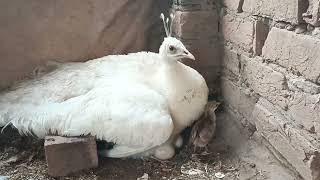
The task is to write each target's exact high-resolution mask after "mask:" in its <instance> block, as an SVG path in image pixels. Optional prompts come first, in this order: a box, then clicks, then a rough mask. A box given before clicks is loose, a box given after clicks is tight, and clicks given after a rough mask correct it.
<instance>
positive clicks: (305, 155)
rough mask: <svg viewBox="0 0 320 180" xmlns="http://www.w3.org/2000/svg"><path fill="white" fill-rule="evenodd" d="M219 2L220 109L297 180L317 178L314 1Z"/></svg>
mask: <svg viewBox="0 0 320 180" xmlns="http://www.w3.org/2000/svg"><path fill="white" fill-rule="evenodd" d="M220 3H221V4H220V5H221V6H220V11H219V15H220V17H219V22H220V28H219V33H220V35H221V39H220V40H221V41H220V42H221V44H222V46H223V49H224V50H223V52H224V54H223V55H222V76H221V93H222V96H223V98H224V101H225V105H226V108H227V109H229V110H230V111H235V112H237V113H238V115H239V116H241V117H243V118H245V122H244V125H247V124H250V125H252V126H255V127H256V129H257V131H256V133H257V134H258V135H260V136H261V137H263V138H264V139H265V142H266V144H268V147H269V148H270V149H271V150H272V151H273V152H274V153H275V154H276V155H277V157H279V159H280V160H282V161H283V162H285V164H287V165H289V166H290V168H291V169H293V170H295V171H297V172H298V173H299V174H300V175H301V176H302V177H303V178H304V179H312V178H313V179H320V175H319V173H320V166H319V164H320V156H319V148H320V38H319V31H320V27H317V26H319V25H320V24H319V15H320V13H319V4H320V1H319V0H313V1H312V0H310V2H308V1H307V0H222V1H221V2H220ZM316 166H317V167H316Z"/></svg>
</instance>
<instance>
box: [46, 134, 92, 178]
mask: <svg viewBox="0 0 320 180" xmlns="http://www.w3.org/2000/svg"><path fill="white" fill-rule="evenodd" d="M44 147H45V154H46V160H47V163H48V174H49V175H50V176H53V177H59V176H66V175H69V174H70V173H73V172H76V171H79V170H84V169H89V168H95V167H97V166H98V155H97V148H96V141H95V138H94V137H61V136H47V137H46V138H45V143H44Z"/></svg>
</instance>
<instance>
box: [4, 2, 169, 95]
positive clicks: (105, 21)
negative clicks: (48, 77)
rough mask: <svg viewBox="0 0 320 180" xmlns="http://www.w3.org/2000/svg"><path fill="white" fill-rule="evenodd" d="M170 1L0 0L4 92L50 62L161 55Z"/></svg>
mask: <svg viewBox="0 0 320 180" xmlns="http://www.w3.org/2000/svg"><path fill="white" fill-rule="evenodd" d="M167 9H168V2H167V1H160V0H155V1H150V0H108V1H106V0H88V1H77V0H68V1H63V0H43V1H37V0H29V1H20V0H10V1H0V26H1V27H0V57H1V59H0V89H1V88H3V87H6V86H7V85H9V84H10V83H12V82H13V81H14V80H17V79H20V78H23V77H24V76H25V75H26V74H28V73H29V72H31V71H32V70H33V68H34V67H35V66H37V65H39V64H43V63H45V62H46V61H48V60H55V61H62V62H65V61H85V60H89V59H93V58H97V57H101V56H105V55H109V54H121V53H128V52H137V51H142V50H151V51H158V48H159V46H160V44H161V42H162V38H163V36H162V35H161V34H160V33H161V31H162V30H163V27H162V23H161V20H160V18H159V14H160V12H161V11H164V10H167Z"/></svg>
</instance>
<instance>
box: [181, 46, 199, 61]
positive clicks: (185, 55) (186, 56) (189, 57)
mask: <svg viewBox="0 0 320 180" xmlns="http://www.w3.org/2000/svg"><path fill="white" fill-rule="evenodd" d="M183 53H184V57H185V58H187V59H191V60H196V58H195V57H194V56H193V55H192V54H191V53H190V52H189V51H188V50H187V49H185V50H184V51H183Z"/></svg>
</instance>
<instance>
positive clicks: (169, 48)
mask: <svg viewBox="0 0 320 180" xmlns="http://www.w3.org/2000/svg"><path fill="white" fill-rule="evenodd" d="M160 17H161V19H162V21H163V25H164V29H165V31H166V34H167V37H166V38H164V41H163V42H162V44H161V46H160V49H159V54H160V55H161V56H162V57H164V59H167V60H169V61H170V62H175V61H179V60H181V59H184V58H186V59H192V60H195V58H194V56H193V55H192V54H191V53H190V52H189V51H188V50H187V48H186V47H185V46H184V45H183V44H182V42H181V41H180V40H178V39H176V38H174V37H172V36H171V34H172V21H173V18H174V16H173V14H171V15H170V17H171V23H170V28H169V26H168V23H169V18H167V19H166V20H165V18H164V15H163V14H162V13H161V16H160Z"/></svg>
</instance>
